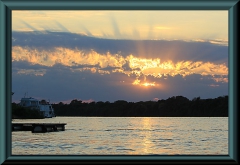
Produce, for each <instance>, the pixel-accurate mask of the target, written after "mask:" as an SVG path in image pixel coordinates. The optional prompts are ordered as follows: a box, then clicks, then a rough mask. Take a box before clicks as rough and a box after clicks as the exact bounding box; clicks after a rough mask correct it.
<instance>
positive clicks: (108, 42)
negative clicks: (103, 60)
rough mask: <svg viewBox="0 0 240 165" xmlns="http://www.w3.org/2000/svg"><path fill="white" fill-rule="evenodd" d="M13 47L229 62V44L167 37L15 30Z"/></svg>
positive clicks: (176, 59) (162, 58)
mask: <svg viewBox="0 0 240 165" xmlns="http://www.w3.org/2000/svg"><path fill="white" fill-rule="evenodd" d="M13 38H14V41H13V43H12V45H13V46H21V47H26V46H28V47H33V48H37V49H45V50H46V49H52V48H54V47H65V48H70V49H75V48H78V49H82V50H92V49H93V50H95V51H97V52H98V53H106V52H110V53H112V54H118V53H119V51H121V55H122V56H124V57H126V56H128V55H129V54H133V55H134V56H136V57H142V58H160V59H161V60H163V61H166V60H172V61H173V62H177V61H182V60H192V61H203V62H206V61H210V62H217V63H223V62H225V63H226V64H227V59H228V47H227V46H222V45H217V44H212V43H210V42H185V41H165V40H141V41H137V40H112V39H100V38H94V37H88V36H84V35H80V34H73V33H64V32H46V33H45V34H42V33H33V32H13Z"/></svg>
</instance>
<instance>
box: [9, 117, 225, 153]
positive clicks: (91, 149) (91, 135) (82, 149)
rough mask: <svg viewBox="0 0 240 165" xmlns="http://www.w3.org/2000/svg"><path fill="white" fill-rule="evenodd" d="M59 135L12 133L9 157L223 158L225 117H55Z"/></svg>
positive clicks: (51, 121)
mask: <svg viewBox="0 0 240 165" xmlns="http://www.w3.org/2000/svg"><path fill="white" fill-rule="evenodd" d="M13 122H24V123H27V122H29V123H31V122H41V123H44V122H47V123H59V122H60V123H67V125H66V127H65V131H60V132H50V133H31V132H30V131H21V132H12V155H106V154H107V155H111V154H114V155H150V154H159V155H182V154H190V155H192V154H193V155H195V154H201V155H210V154H213V155H215V154H217V155H227V154H228V118H227V117H219V118H217V117H215V118H208V117H201V118H174V117H172V118H171V117H164V118H160V117H129V118H114V117H108V118H105V117H56V118H51V119H34V120H33V119H27V120H19V119H14V120H13Z"/></svg>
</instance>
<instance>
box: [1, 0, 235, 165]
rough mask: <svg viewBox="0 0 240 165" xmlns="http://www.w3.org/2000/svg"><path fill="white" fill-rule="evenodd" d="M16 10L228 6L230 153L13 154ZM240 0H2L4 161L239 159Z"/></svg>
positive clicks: (190, 161) (61, 162)
mask: <svg viewBox="0 0 240 165" xmlns="http://www.w3.org/2000/svg"><path fill="white" fill-rule="evenodd" d="M12 10H228V23H229V26H228V27H229V29H228V30H229V34H228V37H229V38H228V40H229V51H228V52H229V65H228V66H229V106H228V107H229V112H228V114H229V117H228V119H229V120H228V128H229V135H228V140H229V146H228V153H229V154H228V155H217V156H214V155H206V156H205V155H196V156H190V155H179V156H162V155H160V156H155V155H154V156H145V155H144V156H140V155H132V156H131V155H127V156H120V155H119V156H117V155H116V156H115V155H114V156H110V155H109V156H108V155H106V156H105V155H104V156H82V155H79V156H65V155H64V156H60V155H59V156H57V155H52V156H14V155H12V154H11V147H12V145H11V143H12V141H11V139H12V137H11V117H12V116H11V97H12V95H11V92H12V72H11V69H12V63H11V61H12V59H11V48H12V43H11V41H12V40H11V38H12V30H11V29H12V25H11V24H12V23H11V20H12V15H11V13H12ZM238 10H239V0H163V1H161V0H158V1H154V0H149V1H133V0H129V1H119V0H112V1H107V0H105V1H94V0H88V1H86V0H84V1H76V0H59V1H55V0H0V163H1V164H10V163H16V164H17V163H19V164H20V163H23V162H25V163H26V164H27V163H30V164H31V163H32V164H35V163H36V164H37V163H40V162H49V163H53V162H54V163H58V164H63V163H66V162H67V163H68V164H70V163H71V162H75V163H76V162H89V161H95V162H99V161H112V162H116V161H117V162H120V161H128V162H131V161H134V162H139V163H141V162H143V161H148V162H150V161H158V162H162V163H168V162H175V163H177V162H181V163H182V162H188V163H194V162H198V163H199V162H205V163H206V162H208V163H219V164H222V163H239V162H238V156H237V155H238V148H237V144H238V134H237V133H238V130H237V123H238V119H239V118H238V113H237V110H238V103H237V96H238V95H237V77H238V75H237V54H238V53H239V51H238V48H237V45H238V40H239V39H238V30H237V29H238V22H239V21H238V19H237V12H238Z"/></svg>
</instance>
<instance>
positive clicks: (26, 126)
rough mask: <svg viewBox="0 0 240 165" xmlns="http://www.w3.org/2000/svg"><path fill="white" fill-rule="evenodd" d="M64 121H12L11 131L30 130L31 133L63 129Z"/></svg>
mask: <svg viewBox="0 0 240 165" xmlns="http://www.w3.org/2000/svg"><path fill="white" fill-rule="evenodd" d="M65 125H66V123H12V131H32V133H45V132H55V131H65Z"/></svg>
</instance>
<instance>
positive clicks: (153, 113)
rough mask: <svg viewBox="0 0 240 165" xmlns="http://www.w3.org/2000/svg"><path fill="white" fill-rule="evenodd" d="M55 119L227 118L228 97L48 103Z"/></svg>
mask: <svg viewBox="0 0 240 165" xmlns="http://www.w3.org/2000/svg"><path fill="white" fill-rule="evenodd" d="M52 106H53V108H54V111H55V114H56V116H99V117H228V96H220V97H217V98H210V99H201V98H200V97H195V98H193V99H192V100H189V99H188V98H186V97H183V96H173V97H170V98H168V99H166V100H164V99H162V100H158V101H139V102H127V101H125V100H117V101H115V102H113V103H110V102H109V101H106V102H102V101H98V102H90V103H85V102H82V101H81V100H77V99H74V100H72V101H71V102H70V103H69V104H64V103H62V102H60V103H58V104H52Z"/></svg>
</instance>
